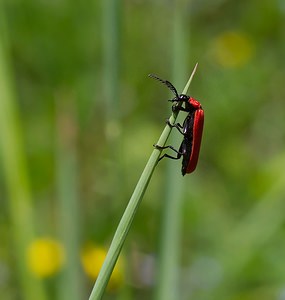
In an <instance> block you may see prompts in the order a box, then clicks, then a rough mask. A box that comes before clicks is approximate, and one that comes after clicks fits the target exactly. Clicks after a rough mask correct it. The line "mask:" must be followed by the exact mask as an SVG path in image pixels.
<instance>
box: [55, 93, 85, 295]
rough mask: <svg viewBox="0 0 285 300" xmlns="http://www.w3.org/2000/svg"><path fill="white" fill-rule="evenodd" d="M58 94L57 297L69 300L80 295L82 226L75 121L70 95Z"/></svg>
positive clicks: (81, 291)
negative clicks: (61, 262) (62, 257)
mask: <svg viewBox="0 0 285 300" xmlns="http://www.w3.org/2000/svg"><path fill="white" fill-rule="evenodd" d="M59 97H60V98H59V99H56V105H57V107H56V111H57V127H56V129H57V132H56V135H57V143H56V145H57V151H56V181H57V193H58V216H59V232H60V238H61V241H62V243H63V245H64V248H65V252H66V264H65V267H64V270H63V271H62V272H61V277H60V281H59V295H60V296H59V299H61V300H65V299H68V300H72V299H80V298H82V293H83V284H82V275H83V274H81V268H80V261H79V259H78V255H79V253H80V246H81V245H80V227H81V226H80V215H79V214H80V207H79V197H78V178H77V177H78V176H77V174H78V168H77V167H78V162H77V153H76V139H77V122H76V117H75V111H76V110H75V107H74V99H73V97H72V96H69V95H65V94H64V93H60V95H59ZM65 98H67V99H65ZM67 233H68V234H67Z"/></svg>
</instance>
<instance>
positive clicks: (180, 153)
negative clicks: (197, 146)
mask: <svg viewBox="0 0 285 300" xmlns="http://www.w3.org/2000/svg"><path fill="white" fill-rule="evenodd" d="M153 146H154V147H155V148H156V149H158V150H164V149H168V148H169V149H171V150H173V151H174V152H176V153H177V157H174V156H170V155H168V154H164V155H162V156H161V157H160V158H159V160H158V161H160V160H161V159H163V158H164V157H168V158H171V159H180V157H181V156H182V155H183V153H182V152H180V151H178V150H176V149H175V148H174V147H173V146H164V147H162V146H159V145H153Z"/></svg>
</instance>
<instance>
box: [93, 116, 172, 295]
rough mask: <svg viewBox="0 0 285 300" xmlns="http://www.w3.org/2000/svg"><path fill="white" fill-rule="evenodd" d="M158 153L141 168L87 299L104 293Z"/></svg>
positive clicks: (163, 136) (161, 140) (162, 142)
mask: <svg viewBox="0 0 285 300" xmlns="http://www.w3.org/2000/svg"><path fill="white" fill-rule="evenodd" d="M176 118H177V114H174V113H173V114H172V115H171V117H170V119H169V120H170V122H171V123H173V122H175V120H176ZM170 132H171V128H170V127H169V126H168V125H167V126H165V128H164V130H163V132H162V134H161V136H160V138H159V140H158V142H157V144H158V145H160V146H164V145H165V143H166V140H167V138H168V136H169V134H170ZM160 153H161V150H158V149H154V150H153V152H152V154H151V156H150V158H149V160H148V162H147V164H146V166H145V168H144V170H143V173H142V175H141V177H140V179H139V181H138V183H137V185H136V187H135V190H134V192H133V195H132V197H131V199H130V201H129V203H128V206H127V208H126V210H125V212H124V214H123V216H122V218H121V221H120V223H119V225H118V227H117V230H116V232H115V235H114V237H113V240H112V242H111V246H110V248H109V251H108V253H107V256H106V259H105V261H104V263H103V266H102V268H101V270H100V273H99V276H98V278H97V280H96V282H95V285H94V287H93V290H92V292H91V295H90V297H89V300H98V299H101V298H102V296H103V294H104V291H105V288H106V286H107V284H108V281H109V279H110V276H111V274H112V271H113V269H114V267H115V264H116V261H117V259H118V257H119V254H120V252H121V249H122V247H123V244H124V242H125V240H126V237H127V234H128V232H129V229H130V227H131V224H132V221H133V219H134V216H135V214H136V211H137V209H138V207H139V204H140V202H141V200H142V197H143V195H144V193H145V191H146V188H147V186H148V183H149V181H150V179H151V176H152V174H153V171H154V169H155V166H156V164H157V161H158V158H159V156H160Z"/></svg>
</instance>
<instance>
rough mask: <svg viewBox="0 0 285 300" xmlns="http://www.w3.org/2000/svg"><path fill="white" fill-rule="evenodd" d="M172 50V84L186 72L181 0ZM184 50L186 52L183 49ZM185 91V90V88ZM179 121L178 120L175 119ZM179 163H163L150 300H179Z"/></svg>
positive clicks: (175, 14) (173, 141) (177, 4)
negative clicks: (156, 246) (155, 254)
mask: <svg viewBox="0 0 285 300" xmlns="http://www.w3.org/2000/svg"><path fill="white" fill-rule="evenodd" d="M173 8H174V9H173V17H172V18H171V19H172V20H173V25H172V27H173V35H172V38H173V42H172V45H173V48H172V64H173V78H174V82H175V84H179V83H181V82H183V78H185V76H186V73H187V58H188V57H189V51H187V50H188V43H185V41H187V40H188V39H189V26H187V24H186V20H187V18H186V11H187V9H185V8H186V5H185V1H184V0H178V1H175V2H174V3H173ZM186 49H187V50H186ZM186 89H187V90H188V88H186ZM178 121H180V120H178ZM179 143H181V136H180V135H178V134H176V135H172V136H171V137H170V141H169V144H170V145H177V144H179ZM180 169H181V165H180V164H173V163H169V164H167V168H166V176H165V180H166V182H165V189H164V201H163V204H162V208H161V210H162V221H161V229H160V234H159V236H160V242H159V257H158V264H157V265H158V267H157V272H156V274H157V275H156V286H155V289H154V299H156V300H172V299H180V298H181V297H180V291H179V287H178V283H179V265H180V255H181V231H182V230H181V228H182V205H183V194H184V187H185V183H186V181H185V180H181V177H180V176H177V172H180Z"/></svg>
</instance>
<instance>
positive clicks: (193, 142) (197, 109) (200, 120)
mask: <svg viewBox="0 0 285 300" xmlns="http://www.w3.org/2000/svg"><path fill="white" fill-rule="evenodd" d="M149 76H150V77H152V78H155V79H157V80H159V81H160V82H162V83H163V84H165V85H166V86H167V87H168V88H169V89H170V90H171V91H172V92H173V93H174V95H175V98H173V99H172V100H170V101H171V102H174V104H173V106H172V110H173V111H185V112H188V115H187V117H186V118H185V120H184V122H183V125H181V124H179V123H176V124H170V122H169V121H167V124H168V125H169V126H171V127H175V128H177V129H178V131H179V132H180V133H181V134H182V135H183V136H184V138H183V141H182V143H181V145H180V148H179V150H178V151H177V150H176V149H175V148H173V147H172V146H165V147H161V146H158V145H155V147H156V148H157V149H161V150H162V149H167V148H170V149H172V150H173V151H175V152H176V153H177V156H176V157H174V156H170V155H168V154H164V155H163V156H161V157H160V158H159V160H161V159H162V158H164V157H168V158H171V159H180V158H181V156H182V157H183V159H182V169H181V172H182V175H183V176H184V175H185V174H189V173H192V172H193V171H194V170H195V169H196V166H197V163H198V158H199V152H200V146H201V140H202V134H203V127H204V110H203V109H202V106H201V104H200V102H198V101H197V100H195V99H194V98H192V97H189V96H187V95H184V94H181V95H178V93H177V90H176V88H175V87H174V86H173V85H172V83H170V82H169V81H167V80H162V79H160V78H159V77H157V76H156V75H152V74H150V75H149ZM181 102H182V103H181ZM183 104H184V107H183V106H182V105H183Z"/></svg>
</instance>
